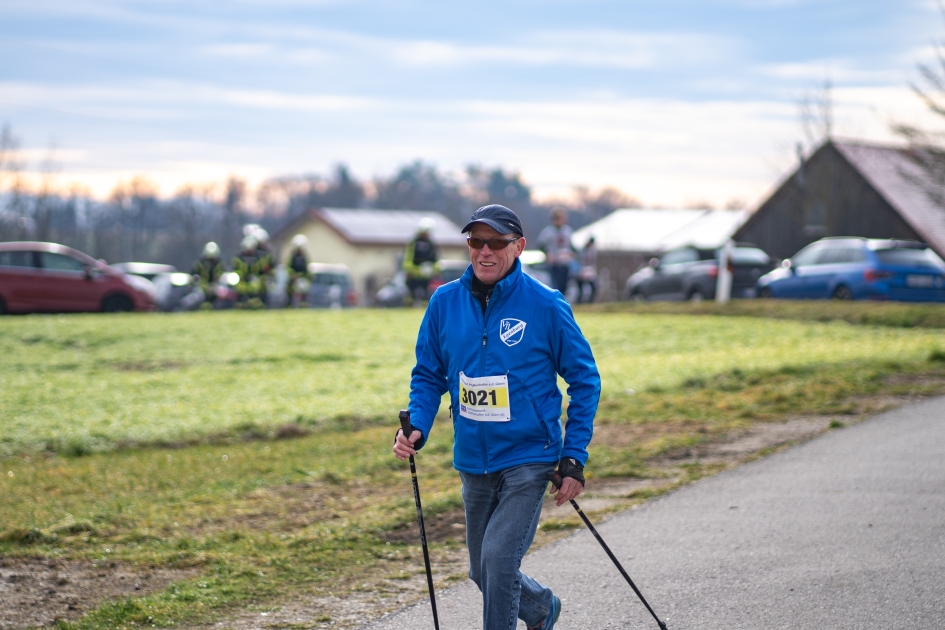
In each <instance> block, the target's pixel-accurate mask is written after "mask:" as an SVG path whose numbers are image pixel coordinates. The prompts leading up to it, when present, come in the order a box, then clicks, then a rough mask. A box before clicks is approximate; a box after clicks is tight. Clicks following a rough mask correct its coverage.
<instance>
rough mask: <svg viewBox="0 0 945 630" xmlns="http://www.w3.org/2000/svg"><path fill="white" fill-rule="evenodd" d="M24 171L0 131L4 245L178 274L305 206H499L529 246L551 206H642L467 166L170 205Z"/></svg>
mask: <svg viewBox="0 0 945 630" xmlns="http://www.w3.org/2000/svg"><path fill="white" fill-rule="evenodd" d="M24 170H25V162H24V159H23V157H22V152H21V149H20V141H19V139H18V138H17V137H16V136H15V135H14V133H13V131H12V129H11V128H10V126H9V125H7V126H4V127H3V129H2V131H0V241H18V240H38V241H49V242H56V243H61V244H63V245H68V246H70V247H74V248H76V249H78V250H80V251H83V252H85V253H87V254H89V255H91V256H94V257H95V258H103V259H105V260H107V261H110V262H120V261H145V262H160V263H167V264H172V265H175V266H176V267H178V268H180V269H187V268H189V267H190V265H191V263H192V262H193V260H194V259H195V258H196V257H197V255H198V254H199V253H200V250H201V248H202V247H203V245H204V243H206V242H207V241H211V240H212V241H215V242H217V243H218V244H219V245H220V247H221V248H222V249H223V251H224V253H225V255H227V256H231V255H235V254H236V251H237V248H238V246H239V241H240V238H241V237H242V226H243V225H244V224H245V223H248V222H253V223H258V224H260V225H262V226H263V227H264V228H266V229H267V230H268V231H270V232H273V231H275V230H277V229H279V227H281V226H282V225H284V224H285V223H286V222H287V221H288V220H290V219H292V218H294V217H295V216H297V215H299V214H300V213H302V212H305V211H307V210H308V209H310V208H376V209H385V210H405V209H409V210H427V211H435V212H440V213H442V214H443V215H445V216H446V217H448V218H449V219H451V220H452V221H453V222H455V223H457V224H458V225H462V224H464V223H465V222H466V220H467V219H468V217H469V215H471V214H472V213H473V211H474V210H475V209H476V208H478V207H480V206H482V205H485V204H488V203H501V204H503V205H505V206H508V207H510V208H512V209H513V210H515V211H516V212H517V213H518V214H519V216H520V217H521V218H522V223H523V225H524V227H525V232H526V234H525V236H526V238H532V239H534V238H536V237H537V235H538V232H539V231H540V230H541V229H542V228H543V227H544V226H545V225H547V223H548V215H549V212H550V211H551V209H552V208H553V207H557V206H563V207H565V208H567V209H568V210H569V211H570V223H571V225H572V227H575V228H577V227H580V226H581V225H584V224H586V223H589V222H592V221H596V220H597V219H599V218H601V217H603V216H606V215H607V214H609V213H610V212H612V211H613V210H615V209H617V208H626V207H639V206H640V203H639V202H638V201H637V200H636V199H634V198H632V197H629V196H627V195H626V194H624V193H622V192H620V191H618V190H616V189H614V188H604V189H602V190H599V191H593V192H592V191H591V190H590V189H588V188H586V187H577V188H576V189H575V190H574V195H573V196H572V198H569V199H567V200H555V201H545V202H538V201H536V200H535V199H534V198H533V196H532V189H531V187H530V186H529V185H528V184H526V183H525V182H524V181H523V180H522V177H521V175H520V174H519V173H517V172H514V171H510V170H506V169H504V168H502V167H493V168H486V167H483V166H479V165H470V166H467V167H466V168H465V169H464V171H463V172H462V173H459V174H453V173H447V172H444V171H442V170H440V169H438V168H437V167H436V166H435V165H433V164H429V163H425V162H423V161H420V160H417V161H414V162H411V163H409V164H405V165H403V166H401V167H400V168H398V169H397V170H396V171H395V172H394V173H393V174H391V175H389V176H377V177H374V178H373V179H370V180H360V179H358V178H356V177H355V176H354V175H352V174H351V172H350V171H349V169H348V168H347V167H346V166H344V165H338V166H337V167H335V168H334V170H333V171H332V172H331V173H329V174H327V175H320V174H309V175H293V176H284V177H276V178H272V179H270V180H267V181H265V182H263V183H262V184H261V185H260V186H259V187H258V189H257V190H256V191H254V192H252V193H251V191H250V190H249V188H248V186H247V184H246V182H245V181H244V180H241V179H239V178H237V177H231V178H229V179H227V181H226V182H223V184H222V185H219V186H197V185H187V186H184V187H182V188H181V189H179V190H178V191H177V193H175V194H174V196H173V197H171V198H169V199H168V198H161V197H160V196H159V195H158V190H157V187H156V186H155V185H154V184H153V183H152V182H150V181H149V180H148V179H147V178H145V177H138V178H134V179H132V180H130V181H127V182H122V183H119V184H118V185H116V186H115V188H114V190H112V192H111V194H110V195H109V197H108V199H106V200H104V201H102V200H96V199H94V198H92V197H91V196H90V195H89V194H87V193H84V192H82V191H81V190H80V189H78V188H72V189H69V190H60V189H57V188H55V187H54V186H53V184H52V182H53V172H54V170H55V164H54V163H53V160H52V158H48V159H47V160H46V161H44V162H43V163H42V164H41V165H40V168H39V173H40V176H39V182H38V183H34V184H32V185H30V184H29V183H28V180H27V179H26V178H25V177H24V175H23V173H24ZM313 254H315V256H316V257H317V252H313Z"/></svg>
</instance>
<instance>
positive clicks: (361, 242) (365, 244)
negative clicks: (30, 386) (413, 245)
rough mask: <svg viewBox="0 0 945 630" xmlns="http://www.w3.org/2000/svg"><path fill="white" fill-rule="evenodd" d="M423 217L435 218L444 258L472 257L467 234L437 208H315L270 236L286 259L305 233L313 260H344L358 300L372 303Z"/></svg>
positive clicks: (281, 258)
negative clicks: (434, 210) (297, 239)
mask: <svg viewBox="0 0 945 630" xmlns="http://www.w3.org/2000/svg"><path fill="white" fill-rule="evenodd" d="M425 217H426V218H430V219H432V220H433V230H432V231H431V237H432V239H433V242H434V243H436V245H437V248H438V249H439V254H440V258H441V259H456V260H466V261H468V260H469V254H468V250H467V248H466V236H465V235H464V234H461V233H460V231H459V230H460V228H459V226H457V225H456V224H455V223H453V222H452V221H450V220H449V219H447V218H446V217H445V216H443V215H442V214H440V213H438V212H426V211H418V210H370V209H360V208H358V209H355V208H312V209H310V210H308V211H306V212H304V213H302V214H300V215H298V216H296V217H295V218H293V219H291V220H290V221H288V222H287V223H286V224H285V225H283V226H282V227H281V228H279V230H278V231H277V232H276V233H275V234H273V235H272V239H271V240H272V244H273V247H274V249H275V251H276V252H278V253H277V256H278V260H279V262H282V263H286V262H287V261H288V258H289V256H291V252H290V251H289V250H290V247H289V243H290V242H291V240H292V237H293V236H295V235H296V234H304V235H305V236H306V237H307V238H308V247H307V250H308V251H307V253H308V257H309V261H310V262H322V263H334V264H342V265H346V266H347V267H348V269H350V270H351V275H352V279H353V280H354V286H355V289H356V290H357V292H358V296H359V301H360V302H361V303H362V304H370V303H371V302H372V300H373V298H374V294H375V293H376V292H377V290H378V289H379V288H380V287H381V286H383V284H384V283H385V282H386V281H387V280H389V279H390V278H391V277H392V276H393V275H394V274H395V273H396V271H397V269H398V267H397V265H398V264H399V261H400V257H401V256H402V255H403V253H404V248H405V247H406V246H407V242H408V241H410V240H411V239H412V238H413V237H414V236H415V235H416V232H417V224H418V223H419V222H420V220H421V219H423V218H425Z"/></svg>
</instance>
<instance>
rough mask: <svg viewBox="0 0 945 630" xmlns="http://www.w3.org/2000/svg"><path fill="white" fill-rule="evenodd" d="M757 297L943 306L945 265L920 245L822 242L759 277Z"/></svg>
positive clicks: (833, 239)
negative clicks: (872, 301) (878, 301)
mask: <svg viewBox="0 0 945 630" xmlns="http://www.w3.org/2000/svg"><path fill="white" fill-rule="evenodd" d="M758 295H759V296H760V297H767V298H771V297H775V298H814V299H828V298H837V299H841V300H862V299H872V300H901V301H906V302H945V262H943V261H942V259H941V258H939V256H938V255H937V254H936V253H935V252H934V251H932V250H931V249H930V248H929V247H928V245H926V244H925V243H919V242H916V241H900V240H892V239H866V238H838V237H831V238H824V239H821V240H819V241H817V242H814V243H811V244H810V245H808V246H807V247H805V248H804V249H802V250H801V251H799V252H798V253H796V254H795V255H794V256H792V257H791V258H790V259H788V260H785V261H784V262H783V263H782V264H781V267H780V268H779V269H775V270H774V271H772V272H771V273H768V274H766V275H764V276H762V277H761V278H759V280H758Z"/></svg>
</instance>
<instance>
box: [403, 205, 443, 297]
mask: <svg viewBox="0 0 945 630" xmlns="http://www.w3.org/2000/svg"><path fill="white" fill-rule="evenodd" d="M433 225H434V222H433V219H431V218H429V217H424V218H422V219H420V222H419V223H418V224H417V235H416V236H415V237H414V238H413V240H411V241H410V242H409V243H407V248H406V249H405V250H404V260H403V263H402V265H401V266H402V268H403V270H404V272H406V274H407V288H408V289H409V290H410V298H411V300H413V301H414V302H415V303H416V301H418V300H419V301H422V302H426V301H427V300H428V299H430V296H429V290H428V287H429V285H430V280H432V279H433V277H434V276H435V275H436V274H437V273H439V271H440V266H439V254H438V252H437V251H436V245H435V244H434V243H433V240H432V239H431V237H430V232H432V231H433Z"/></svg>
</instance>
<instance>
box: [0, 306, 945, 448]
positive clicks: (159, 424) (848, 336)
mask: <svg viewBox="0 0 945 630" xmlns="http://www.w3.org/2000/svg"><path fill="white" fill-rule="evenodd" d="M840 306H842V305H840ZM420 318H421V313H420V312H418V311H412V310H404V311H368V310H356V311H350V312H349V311H345V312H331V311H320V312H298V311H295V312H292V311H281V312H280V311H271V312H261V313H260V312H256V313H247V312H226V313H212V312H211V313H194V314H188V315H181V316H164V315H144V316H140V315H129V316H116V317H110V318H102V317H101V316H98V315H78V316H69V317H66V316H58V317H57V316H48V317H21V318H4V319H3V320H0V378H2V381H3V397H2V399H0V418H2V419H3V420H2V423H0V455H2V454H7V455H9V454H13V453H17V452H25V451H34V452H36V451H50V452H63V453H72V454H82V453H89V452H98V451H105V450H109V449H112V448H115V447H116V446H122V445H133V444H178V443H186V442H188V441H193V440H195V439H199V438H201V437H208V436H220V435H238V434H249V435H259V436H265V435H272V434H274V433H275V432H276V431H277V430H278V428H279V427H281V426H284V425H287V424H298V425H301V426H303V427H310V426H316V425H323V424H324V423H325V422H326V421H337V420H343V421H346V422H348V424H349V426H361V425H364V424H378V423H390V422H391V421H392V420H393V419H394V418H395V416H396V411H397V409H399V408H400V407H402V406H403V405H404V403H405V401H406V399H407V393H408V382H409V376H410V368H411V367H412V361H413V342H414V340H415V337H416V331H417V328H418V327H419V323H420ZM579 320H580V323H581V326H582V328H583V329H584V332H585V334H586V336H587V337H588V339H589V340H590V342H591V345H592V347H593V348H594V351H595V354H596V356H597V359H598V362H599V365H600V369H601V374H602V377H603V396H604V399H605V400H609V401H613V400H617V399H620V398H622V397H624V396H625V395H626V391H627V390H628V389H632V390H634V391H637V392H642V391H645V390H648V389H653V388H671V387H675V386H678V385H680V384H682V383H683V382H685V381H687V380H688V379H700V378H701V379H704V378H706V377H709V376H711V375H713V374H717V373H722V372H726V371H728V370H731V369H734V368H738V369H741V370H742V371H745V372H751V371H759V370H771V369H778V368H781V367H783V366H793V367H803V366H811V365H822V364H827V363H843V362H848V361H860V360H875V359H878V358H882V359H885V360H892V361H906V362H910V361H916V360H920V359H924V358H926V357H927V356H928V354H929V352H930V351H931V350H932V349H935V348H938V347H940V346H941V347H942V348H943V349H945V342H943V341H942V340H941V337H942V335H941V333H940V332H939V331H938V330H937V329H906V328H896V327H888V326H884V327H863V326H853V325H850V324H848V323H846V322H844V321H833V322H802V321H779V320H773V319H763V318H747V317H739V318H721V317H711V316H705V317H701V316H700V317H678V316H677V317H672V316H666V315H659V314H640V315H636V314H629V315H628V314H627V313H596V312H584V313H581V314H580V315H579Z"/></svg>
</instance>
